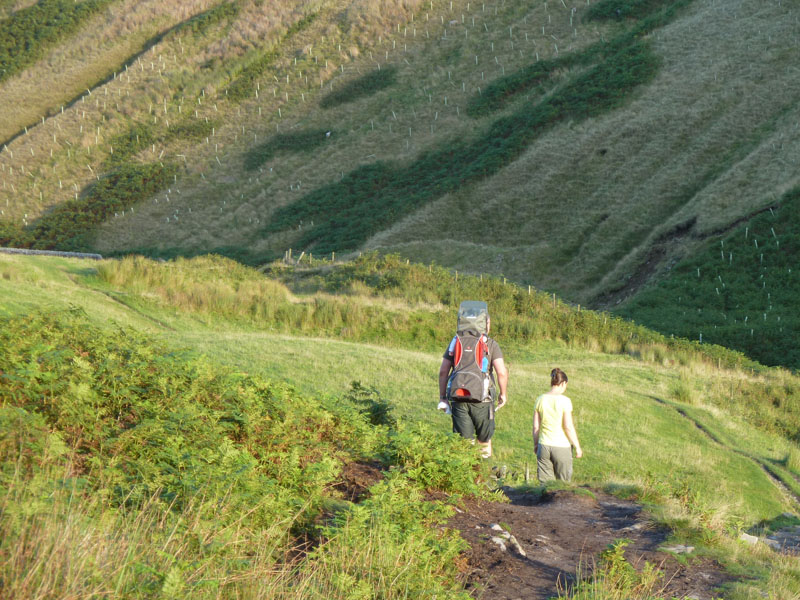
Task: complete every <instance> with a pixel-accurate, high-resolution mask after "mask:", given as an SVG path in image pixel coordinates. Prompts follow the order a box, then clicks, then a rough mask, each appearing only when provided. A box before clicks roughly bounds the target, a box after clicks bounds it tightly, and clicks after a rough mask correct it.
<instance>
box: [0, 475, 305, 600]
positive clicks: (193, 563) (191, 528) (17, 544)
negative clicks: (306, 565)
mask: <svg viewBox="0 0 800 600" xmlns="http://www.w3.org/2000/svg"><path fill="white" fill-rule="evenodd" d="M27 494H28V490H26V489H24V488H22V487H21V486H20V487H17V486H12V487H10V488H9V489H6V490H5V495H4V497H3V499H2V509H3V510H2V511H0V512H1V513H2V515H3V516H2V518H0V535H2V540H0V548H1V549H2V556H3V558H2V560H0V573H2V582H0V590H1V591H2V596H3V598H6V599H8V600H29V599H31V598H91V597H129V598H142V597H169V598H178V597H182V596H183V595H184V594H189V593H191V596H192V597H194V598H225V597H229V598H234V597H235V598H253V599H261V598H263V599H267V598H274V597H276V593H278V592H280V591H284V590H286V589H291V587H292V581H291V568H290V566H289V563H288V561H287V558H288V554H289V552H290V551H291V548H288V547H287V546H286V540H287V527H286V525H287V524H286V523H275V524H273V525H272V526H271V527H270V528H268V529H258V528H252V527H248V526H245V525H243V524H242V520H243V519H239V520H235V519H234V520H233V522H232V524H231V525H228V526H227V527H215V525H214V524H215V523H216V522H218V520H217V519H218V518H222V517H225V516H226V515H225V514H224V513H226V511H227V510H228V509H227V508H226V506H225V505H224V504H222V505H221V506H220V505H219V503H213V505H211V504H209V505H206V504H204V501H203V498H202V497H199V496H198V497H196V498H195V499H194V500H193V501H192V502H191V503H190V504H189V505H188V506H187V507H186V508H185V510H183V511H182V512H181V513H179V514H175V513H174V512H173V511H172V510H171V507H170V506H169V505H166V504H165V503H164V502H163V501H161V500H159V499H158V498H157V496H154V497H152V498H151V499H150V500H149V501H148V502H147V503H145V505H143V506H136V507H130V508H112V507H110V506H108V505H106V504H105V502H104V501H103V499H102V497H101V496H100V495H93V496H91V497H87V496H86V495H84V494H83V493H82V492H80V491H78V490H77V489H76V488H74V487H73V488H72V489H70V488H69V486H67V487H66V488H65V489H61V490H55V491H53V493H52V494H50V495H49V496H47V497H46V498H31V497H26V495H27ZM212 549H213V551H209V550H212Z"/></svg>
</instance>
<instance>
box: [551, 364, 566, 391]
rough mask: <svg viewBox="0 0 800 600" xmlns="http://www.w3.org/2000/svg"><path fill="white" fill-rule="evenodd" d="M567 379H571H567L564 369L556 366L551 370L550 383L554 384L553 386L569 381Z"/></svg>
mask: <svg viewBox="0 0 800 600" xmlns="http://www.w3.org/2000/svg"><path fill="white" fill-rule="evenodd" d="M567 381H569V380H568V379H567V374H566V373H564V371H562V370H561V369H559V368H557V367H556V368H555V369H553V370H552V371H550V385H552V386H553V387H556V386H557V385H561V384H562V383H567Z"/></svg>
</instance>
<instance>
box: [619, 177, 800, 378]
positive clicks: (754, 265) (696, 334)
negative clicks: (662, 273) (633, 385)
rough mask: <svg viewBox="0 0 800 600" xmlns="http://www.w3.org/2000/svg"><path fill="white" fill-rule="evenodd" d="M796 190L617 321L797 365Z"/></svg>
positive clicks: (799, 242) (680, 268)
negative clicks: (624, 320)
mask: <svg viewBox="0 0 800 600" xmlns="http://www.w3.org/2000/svg"><path fill="white" fill-rule="evenodd" d="M799 207H800V190H798V189H794V190H791V191H789V192H787V193H786V194H785V195H784V196H783V197H782V198H781V199H780V200H779V201H778V202H777V203H776V205H775V207H774V208H770V209H769V210H765V211H762V212H761V213H760V214H758V215H757V216H755V217H753V218H752V219H749V220H747V221H746V222H745V223H743V224H741V225H739V226H737V227H736V228H735V229H734V230H733V231H731V232H729V233H726V234H724V235H722V236H720V237H719V239H717V238H714V239H713V241H709V243H707V244H706V245H705V246H704V247H702V248H700V249H699V250H698V251H697V252H696V253H694V254H693V255H692V256H689V257H686V258H685V259H684V260H682V261H681V262H680V263H678V264H677V265H675V267H674V268H673V269H672V270H671V271H670V273H669V274H668V275H667V276H666V277H665V278H664V279H663V280H661V281H659V282H658V283H657V284H656V285H653V286H650V287H649V288H646V289H644V290H643V291H642V292H641V293H639V294H638V295H637V296H636V298H634V299H633V300H632V301H631V302H630V303H628V304H627V305H626V306H625V307H624V308H623V309H621V310H620V311H618V312H619V313H620V314H621V315H623V316H625V317H628V318H632V319H636V320H637V321H638V322H640V323H643V324H645V325H647V326H648V327H652V328H654V329H657V330H659V331H662V332H665V333H674V334H675V335H679V336H682V337H687V338H691V339H699V338H700V336H702V339H703V341H704V342H710V343H713V344H720V345H723V346H727V347H729V348H736V349H737V350H740V351H742V352H744V353H746V354H747V355H748V356H751V357H753V358H754V359H756V360H758V361H759V362H762V363H764V364H768V365H785V366H788V367H791V368H797V367H798V366H800V351H798V349H797V347H796V344H794V342H793V340H794V339H795V338H796V336H797V335H798V331H800V321H798V317H797V311H796V305H797V298H798V294H800V286H799V284H798V281H799V280H798V275H800V273H798V274H796V273H795V271H797V268H796V263H795V262H794V257H795V256H797V253H798V252H799V251H800V220H798V218H797V211H798V208H799Z"/></svg>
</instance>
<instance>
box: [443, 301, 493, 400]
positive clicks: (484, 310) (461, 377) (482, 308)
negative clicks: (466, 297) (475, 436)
mask: <svg viewBox="0 0 800 600" xmlns="http://www.w3.org/2000/svg"><path fill="white" fill-rule="evenodd" d="M488 325H489V308H488V306H487V305H486V303H485V302H476V301H466V302H462V303H461V306H460V307H459V309H458V326H457V328H456V335H455V337H454V338H453V340H452V341H451V342H450V348H449V350H448V352H449V354H450V355H451V356H452V357H453V373H452V374H451V375H450V379H449V380H448V382H447V397H448V398H449V399H450V400H455V401H459V402H489V401H491V400H492V397H493V395H494V379H493V378H492V376H491V375H490V374H489V344H488V342H489V338H488V337H487V335H486V334H487V333H488Z"/></svg>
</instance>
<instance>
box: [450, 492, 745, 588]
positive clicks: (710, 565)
mask: <svg viewBox="0 0 800 600" xmlns="http://www.w3.org/2000/svg"><path fill="white" fill-rule="evenodd" d="M506 493H507V495H508V497H509V499H510V500H511V503H510V504H504V503H498V502H482V501H481V502H477V501H468V502H467V504H465V505H464V506H463V512H459V513H457V514H456V515H455V516H454V517H453V518H452V519H451V520H450V521H449V523H448V526H449V527H451V528H453V529H457V530H459V531H460V532H461V535H462V536H463V537H464V539H465V540H466V541H467V542H469V544H470V549H469V550H468V551H467V553H466V567H465V569H464V570H465V578H466V582H467V589H468V590H469V591H470V592H471V593H472V595H473V596H474V597H476V598H481V599H483V600H500V599H503V600H517V599H524V600H529V599H534V600H535V599H542V600H545V599H547V598H551V597H553V596H557V595H558V593H559V590H561V591H562V593H563V590H564V588H565V587H566V586H571V585H572V584H573V583H574V582H575V573H576V571H577V569H578V566H579V565H581V570H582V573H584V574H586V573H588V572H591V568H592V565H593V562H594V560H596V559H597V557H598V555H599V553H600V552H602V551H603V550H604V549H605V548H606V547H607V546H608V544H610V543H611V542H614V541H615V540H619V539H621V538H627V539H629V540H631V543H630V544H629V545H628V547H627V549H626V550H625V556H626V558H627V559H628V560H629V561H630V562H631V563H632V564H634V565H637V566H639V567H641V566H642V565H644V562H645V561H648V562H650V563H653V564H655V565H657V566H658V567H659V568H660V569H661V570H662V571H663V572H664V579H663V586H664V588H663V590H662V591H661V592H659V593H658V595H659V596H664V597H667V598H694V599H699V600H710V599H711V598H716V597H719V593H715V589H716V588H717V587H718V586H720V585H721V584H722V583H724V582H725V581H729V580H730V579H731V578H730V576H729V575H726V574H725V573H724V572H723V571H722V569H721V567H720V566H719V565H718V564H716V563H714V562H711V561H708V560H704V559H692V558H690V559H689V560H688V561H684V562H688V563H689V564H688V565H684V564H681V563H680V562H678V561H677V560H675V558H674V557H673V555H672V554H670V553H667V552H663V551H659V548H660V547H661V546H663V544H664V540H665V539H666V536H667V533H668V532H667V531H666V530H663V529H658V528H655V527H654V526H653V525H652V524H651V523H650V522H649V521H648V520H647V519H646V518H645V517H644V515H642V514H641V507H640V506H638V505H636V504H634V503H632V502H627V501H625V500H620V499H618V498H615V497H613V496H609V495H607V494H603V493H602V492H595V491H593V492H592V495H593V496H592V495H589V493H582V491H580V490H579V491H577V492H576V491H572V490H559V491H553V492H548V493H546V494H545V495H544V496H543V497H541V498H540V497H538V496H534V495H526V494H521V493H517V492H514V491H513V490H507V492H506ZM493 525H495V528H494V529H492V526H493ZM499 528H502V530H503V531H504V532H507V533H502V532H501V531H500V529H499ZM508 534H511V536H513V537H514V539H515V541H516V543H515V542H514V540H511V539H509V538H508ZM504 535H505V537H503V536H504ZM492 538H494V540H493V539H492ZM498 542H502V544H503V547H501V545H500V544H499V543H498ZM523 554H524V555H523Z"/></svg>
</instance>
